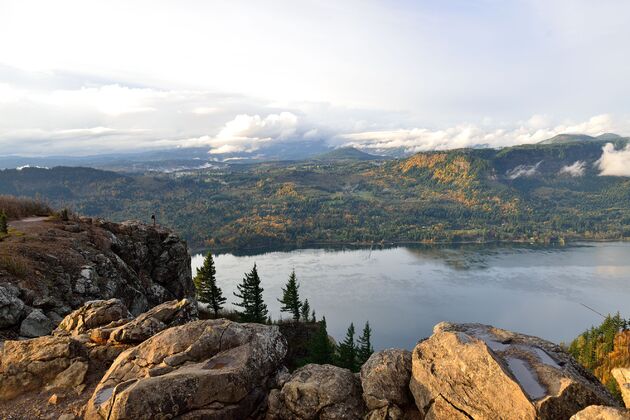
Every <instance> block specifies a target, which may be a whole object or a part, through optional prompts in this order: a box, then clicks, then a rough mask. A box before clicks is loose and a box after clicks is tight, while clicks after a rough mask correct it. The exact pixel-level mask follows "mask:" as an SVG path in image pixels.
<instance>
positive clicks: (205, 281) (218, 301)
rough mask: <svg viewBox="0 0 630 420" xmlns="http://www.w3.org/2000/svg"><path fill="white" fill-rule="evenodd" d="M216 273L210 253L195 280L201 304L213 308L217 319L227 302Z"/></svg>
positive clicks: (198, 270)
mask: <svg viewBox="0 0 630 420" xmlns="http://www.w3.org/2000/svg"><path fill="white" fill-rule="evenodd" d="M216 273H217V271H216V269H215V268H214V260H213V259H212V254H211V253H210V252H208V255H206V258H205V259H204V261H203V266H202V267H201V268H198V269H197V275H196V276H195V278H194V279H193V282H194V283H195V288H196V289H197V298H198V299H199V301H200V302H204V303H207V304H208V305H209V306H210V307H211V308H212V311H213V312H214V317H215V318H216V317H217V316H218V315H219V311H220V310H221V309H223V304H224V303H225V301H226V300H227V299H226V298H225V297H223V292H222V291H221V288H220V287H219V286H217V279H216Z"/></svg>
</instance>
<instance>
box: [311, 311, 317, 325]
mask: <svg viewBox="0 0 630 420" xmlns="http://www.w3.org/2000/svg"><path fill="white" fill-rule="evenodd" d="M311 322H317V317H316V316H315V309H313V312H311Z"/></svg>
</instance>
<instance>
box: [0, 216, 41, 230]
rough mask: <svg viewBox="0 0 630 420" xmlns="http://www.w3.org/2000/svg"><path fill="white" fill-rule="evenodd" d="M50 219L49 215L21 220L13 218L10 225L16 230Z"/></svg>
mask: <svg viewBox="0 0 630 420" xmlns="http://www.w3.org/2000/svg"><path fill="white" fill-rule="evenodd" d="M47 219H48V216H44V217H26V218H24V219H20V220H13V221H11V222H9V227H10V228H13V229H15V230H25V229H28V228H29V227H31V226H33V225H34V224H37V223H41V222H43V221H45V220H47Z"/></svg>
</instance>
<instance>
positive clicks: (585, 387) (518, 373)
mask: <svg viewBox="0 0 630 420" xmlns="http://www.w3.org/2000/svg"><path fill="white" fill-rule="evenodd" d="M410 388H411V391H412V394H413V396H414V399H415V401H416V404H417V406H418V408H419V409H420V410H421V411H422V412H423V414H424V415H425V418H471V417H472V418H520V419H558V418H569V417H571V416H572V415H573V414H575V413H576V412H578V411H580V410H581V409H583V408H585V407H587V406H589V405H594V404H595V405H610V406H616V405H617V403H616V401H615V400H614V399H613V398H612V396H610V394H608V392H607V391H606V390H605V389H604V387H603V386H602V385H601V383H599V382H598V381H597V379H596V378H595V377H593V376H592V375H591V374H590V373H588V372H587V371H586V370H585V369H584V368H582V367H581V366H580V365H578V364H577V362H575V360H573V359H572V358H571V356H569V355H568V354H567V353H565V352H564V351H563V350H562V349H561V348H560V347H559V346H557V345H555V344H553V343H550V342H548V341H545V340H542V339H540V338H536V337H531V336H527V335H523V334H518V333H514V332H511V331H506V330H501V329H498V328H494V327H491V326H487V325H481V324H449V323H441V324H438V325H436V327H435V328H434V333H433V335H432V336H431V337H430V338H428V339H427V340H425V341H422V342H421V343H419V344H418V345H417V346H416V348H415V349H414V351H413V354H412V375H411V382H410Z"/></svg>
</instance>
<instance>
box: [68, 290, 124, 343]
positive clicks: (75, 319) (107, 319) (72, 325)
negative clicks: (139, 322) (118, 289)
mask: <svg viewBox="0 0 630 420" xmlns="http://www.w3.org/2000/svg"><path fill="white" fill-rule="evenodd" d="M130 319H131V314H130V313H129V311H128V310H127V307H126V306H125V305H124V304H123V302H122V301H121V300H120V299H109V300H93V301H89V302H86V303H85V304H84V305H83V306H81V307H80V308H79V309H77V310H75V311H73V312H72V313H70V314H68V315H67V316H66V317H65V318H64V319H63V320H62V321H61V323H60V324H59V326H58V327H57V330H56V331H55V333H56V334H59V335H63V334H66V333H67V334H71V335H81V334H86V333H87V332H89V331H90V330H92V329H94V328H98V327H104V326H108V325H111V324H112V323H116V324H118V323H119V322H121V321H123V322H126V321H129V320H130Z"/></svg>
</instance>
